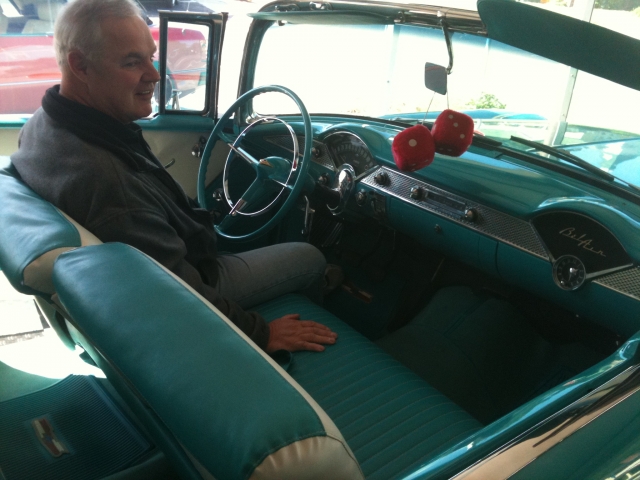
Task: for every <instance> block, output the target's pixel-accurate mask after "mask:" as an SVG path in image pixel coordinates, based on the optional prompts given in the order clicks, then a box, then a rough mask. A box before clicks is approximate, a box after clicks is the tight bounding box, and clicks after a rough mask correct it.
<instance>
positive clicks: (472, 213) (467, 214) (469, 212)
mask: <svg viewBox="0 0 640 480" xmlns="http://www.w3.org/2000/svg"><path fill="white" fill-rule="evenodd" d="M463 218H464V219H465V220H466V221H468V222H475V221H476V220H477V219H478V212H476V210H475V209H473V208H465V209H464V216H463Z"/></svg>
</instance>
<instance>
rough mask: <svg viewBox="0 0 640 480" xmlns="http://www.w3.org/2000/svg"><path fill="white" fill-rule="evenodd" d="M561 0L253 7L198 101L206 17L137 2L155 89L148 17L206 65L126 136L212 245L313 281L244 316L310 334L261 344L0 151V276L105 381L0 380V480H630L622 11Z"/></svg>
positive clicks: (633, 108)
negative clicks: (144, 149) (168, 179)
mask: <svg viewBox="0 0 640 480" xmlns="http://www.w3.org/2000/svg"><path fill="white" fill-rule="evenodd" d="M578 3H579V2H576V5H575V6H574V2H571V6H564V5H559V4H551V3H543V4H531V3H526V2H514V1H511V0H479V1H478V3H477V8H476V5H475V4H474V5H472V6H471V7H472V8H470V9H463V8H453V7H451V6H447V5H444V4H436V5H433V6H429V5H424V4H420V5H418V4H400V3H387V2H384V1H376V2H371V1H358V2H348V1H336V2H328V3H323V2H320V3H316V2H298V1H286V2H284V1H282V2H281V1H276V2H273V3H269V4H266V5H265V6H264V7H262V8H261V9H260V10H259V11H257V12H255V13H251V14H249V16H250V17H251V18H252V20H251V24H250V27H249V29H248V33H247V37H246V43H245V47H244V54H243V58H242V64H241V68H240V78H239V86H238V99H237V100H236V101H235V102H233V103H232V104H231V105H230V106H229V107H228V108H227V109H226V111H222V110H223V109H222V108H219V102H218V97H219V95H218V90H219V88H218V86H219V83H220V77H221V75H223V76H224V75H225V73H224V66H225V63H224V61H222V64H221V59H223V58H224V55H223V51H224V50H223V48H222V45H223V39H224V37H225V30H229V32H230V31H231V30H232V29H233V27H234V19H233V18H232V19H230V20H229V18H228V16H227V14H225V13H220V14H217V13H211V14H204V13H199V14H194V13H183V12H161V13H160V63H159V71H160V74H161V75H163V76H166V75H167V65H166V62H167V42H166V33H167V31H168V29H170V28H174V27H173V26H175V24H179V25H180V26H181V28H186V27H184V26H185V25H192V27H189V28H194V29H197V30H198V31H201V32H205V34H206V35H207V41H206V45H205V46H204V47H206V49H207V59H208V64H207V69H206V79H204V78H201V81H200V82H199V83H200V85H199V86H198V87H197V88H196V89H194V90H193V91H191V92H189V95H184V96H181V98H180V103H179V105H176V104H173V105H168V102H167V99H169V97H170V95H171V93H170V92H168V91H167V90H168V88H170V86H169V87H168V86H167V83H166V82H160V86H161V88H160V92H159V101H158V105H159V110H160V112H159V113H158V114H157V115H155V116H153V117H151V118H148V119H143V120H141V121H139V124H140V125H141V126H142V128H143V131H144V135H145V138H146V139H147V141H148V142H149V143H150V145H151V147H152V149H153V150H154V152H155V153H156V155H157V156H158V158H160V159H161V160H162V162H163V163H164V164H166V165H167V166H166V168H167V169H168V171H169V172H170V173H171V174H172V175H173V176H174V178H176V179H177V180H178V181H179V182H180V183H181V185H182V186H183V187H184V189H185V191H186V192H187V193H188V194H189V195H191V196H193V197H194V198H197V199H198V202H199V203H200V205H201V206H203V207H206V208H208V209H210V210H211V211H213V212H214V214H215V218H216V231H217V232H218V234H219V240H220V249H221V250H226V251H242V250H246V249H250V248H255V247H258V246H264V245H268V244H274V243H280V242H286V241H307V242H310V243H312V244H313V245H316V246H317V247H318V248H319V249H320V250H321V251H322V252H323V253H324V254H325V256H326V258H327V260H328V261H329V262H330V263H332V264H335V265H339V266H340V267H341V269H342V272H343V274H344V281H343V282H342V283H341V285H339V286H338V287H337V288H336V289H334V290H333V291H331V292H329V293H327V294H326V296H325V299H324V305H323V307H319V306H318V305H316V304H314V303H312V302H310V301H309V300H308V299H306V298H305V297H303V296H300V295H293V294H292V295H287V296H285V297H282V298H277V299H274V300H272V301H270V302H268V303H266V304H262V305H257V306H256V307H255V309H256V310H257V311H259V312H260V313H261V314H262V315H263V316H264V317H265V318H267V319H268V320H271V319H275V318H278V317H280V316H282V315H283V314H285V313H289V312H299V313H301V314H302V316H303V317H304V318H310V319H314V320H317V321H319V322H321V323H324V324H326V325H328V326H329V327H331V328H332V329H333V330H334V331H336V332H337V333H338V334H339V339H338V341H337V343H336V344H335V345H332V346H329V347H327V349H326V350H325V351H324V352H322V353H312V352H296V353H293V354H291V355H289V356H283V357H279V358H271V357H269V356H267V355H266V354H265V353H263V352H262V351H260V350H259V349H258V348H257V347H256V346H255V345H254V344H253V343H252V342H251V341H250V340H248V339H247V337H245V336H244V335H243V334H242V333H241V332H239V331H238V330H237V328H236V327H235V326H234V325H233V324H231V323H230V322H229V321H228V319H227V318H226V317H225V316H224V315H222V314H221V313H220V312H219V311H217V310H216V309H215V308H213V307H212V306H211V305H210V304H208V303H207V302H206V301H204V300H203V299H202V298H201V297H199V296H198V294H197V293H195V292H193V291H192V290H191V289H190V288H189V287H188V286H185V284H184V283H183V282H181V281H180V279H178V278H177V277H175V276H173V274H172V273H171V272H169V271H167V270H165V269H164V268H163V267H162V266H160V265H159V264H157V263H156V262H155V261H154V260H152V259H151V258H149V257H147V256H146V255H144V254H143V253H141V252H139V251H137V250H135V249H133V248H132V247H129V246H127V245H123V244H118V243H104V244H103V243H101V241H100V239H98V238H96V237H95V236H93V235H92V234H91V232H88V231H86V230H85V229H84V228H83V227H81V226H80V225H78V224H77V223H76V222H75V221H74V220H73V219H72V218H69V217H68V216H66V215H65V213H64V212H60V211H59V210H57V209H56V208H54V207H53V206H52V205H50V204H48V203H47V202H45V201H44V200H42V199H41V198H40V197H38V196H37V195H36V194H35V193H34V192H32V191H31V190H30V189H29V188H28V187H27V186H26V185H25V184H24V183H23V182H22V181H21V179H20V178H19V175H18V174H17V172H16V171H15V169H14V168H13V167H12V166H11V163H10V158H8V157H5V160H4V165H3V169H2V170H1V171H0V205H2V208H1V209H0V266H1V267H2V270H3V272H4V273H5V275H6V276H7V278H8V279H9V280H10V281H11V283H12V285H13V286H14V287H15V288H16V289H17V290H19V291H20V292H22V293H25V294H27V295H34V296H35V297H36V299H37V304H38V305H39V308H40V309H41V311H42V312H43V314H44V315H45V316H46V317H47V319H48V322H49V323H50V324H51V326H52V327H53V328H54V329H55V330H56V332H58V334H59V337H60V340H61V341H62V342H64V343H65V344H66V345H68V346H69V347H70V348H76V346H77V345H79V346H80V347H82V349H83V350H84V354H83V355H84V356H85V358H87V361H89V362H94V363H95V365H97V366H98V367H99V368H100V369H101V370H102V371H103V372H104V374H105V376H106V378H105V379H96V378H94V377H91V376H82V375H72V376H69V377H67V378H65V379H63V380H56V381H53V380H51V381H48V382H44V381H43V380H42V379H41V378H39V377H36V376H34V375H27V374H24V373H23V372H17V371H15V370H14V369H11V368H9V367H7V366H3V367H2V368H1V369H0V375H2V378H0V384H4V385H5V387H4V388H2V387H0V395H1V397H0V401H1V403H0V432H1V433H0V478H6V479H7V480H12V479H18V478H47V479H53V478H64V479H69V478H78V479H89V478H112V479H115V478H117V479H138V478H217V479H242V478H274V479H275V478H278V479H280V478H288V479H304V478H321V479H334V478H336V479H337V478H347V479H351V478H370V479H395V478H404V479H418V478H419V479H444V478H456V479H499V478H512V479H581V480H583V479H596V478H597V479H604V478H611V479H618V478H625V479H629V478H637V477H638V474H639V473H640V441H639V440H640V436H639V434H638V432H639V431H640V429H639V428H640V416H639V413H640V391H639V390H640V372H639V371H638V370H639V367H640V357H639V353H638V341H639V339H640V333H639V332H640V269H639V266H638V264H639V262H640V242H639V241H638V238H639V234H640V174H639V173H638V172H640V121H639V120H638V113H639V112H640V37H638V32H640V28H639V27H640V16H639V15H637V13H638V10H637V9H636V11H635V12H636V13H634V12H633V11H625V10H624V9H620V10H619V11H614V10H602V9H598V8H596V9H594V8H593V7H594V5H593V2H591V3H590V4H589V5H583V4H582V3H580V4H579V5H578ZM586 3H588V2H586ZM610 3H611V2H610ZM619 3H624V2H619ZM629 3H633V2H627V3H626V4H625V5H627V4H629ZM596 6H598V4H596ZM578 7H580V8H583V7H584V8H583V10H581V11H578V10H576V9H578ZM589 9H591V10H589ZM627 10H630V8H627ZM611 12H615V14H616V15H613V14H612V13H611ZM614 17H615V19H614V20H615V21H614V22H613V23H611V21H610V20H611V19H612V18H614ZM589 18H591V20H592V22H589V21H587V20H585V19H589ZM228 20H229V21H228ZM607 22H609V23H607ZM598 23H599V24H598ZM603 25H607V26H609V27H612V28H607V26H603ZM618 27H619V28H618ZM623 27H624V28H623ZM625 28H627V29H626V30H625ZM227 33H228V32H227ZM634 36H635V37H634ZM169 103H170V102H169ZM463 111H464V113H462V112H463ZM449 120H451V121H452V122H451V124H446V122H448V121H449ZM21 122H22V120H20V119H18V120H16V119H15V118H14V119H13V120H12V121H11V122H9V121H7V122H4V123H3V124H2V128H0V133H2V131H3V130H4V133H5V134H7V135H8V137H1V138H9V137H10V135H9V134H10V133H11V131H13V132H15V131H17V130H18V129H19V128H20V126H21V125H22V123H21ZM461 122H467V125H469V128H470V130H469V135H468V136H467V137H465V138H462V137H464V136H465V134H463V133H462V134H460V135H458V130H455V129H456V128H459V125H462V123H461ZM468 122H471V123H468ZM445 124H446V125H445ZM412 128H417V129H418V130H420V129H422V130H421V132H422V134H424V135H427V136H432V137H433V139H434V142H435V146H432V147H431V148H432V150H431V151H425V152H422V153H421V154H420V155H418V158H417V163H415V162H414V163H407V162H406V161H405V159H404V158H403V156H402V155H404V153H406V152H407V151H410V149H411V148H412V147H411V145H415V144H416V143H415V140H414V139H413V138H409V139H408V141H407V143H406V145H404V148H401V147H402V146H401V145H400V142H401V141H402V139H405V140H406V139H407V138H408V137H407V135H409V134H408V133H406V132H413V131H414V130H410V129H412ZM443 129H444V133H443ZM424 130H428V132H425V131H424ZM452 132H453V133H454V134H455V135H454V134H452ZM409 137H410V135H409ZM454 137H455V138H454ZM407 145H409V146H408V147H407ZM427 150H428V149H427ZM399 152H400V153H399ZM402 152H404V153H402ZM410 153H411V152H410ZM43 361H44V360H43ZM9 385H10V386H11V388H9V387H8V386H9Z"/></svg>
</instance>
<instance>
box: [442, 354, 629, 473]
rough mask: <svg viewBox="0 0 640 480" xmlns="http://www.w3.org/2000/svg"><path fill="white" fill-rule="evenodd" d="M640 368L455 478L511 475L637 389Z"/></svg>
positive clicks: (591, 394) (566, 409) (612, 380)
mask: <svg viewBox="0 0 640 480" xmlns="http://www.w3.org/2000/svg"><path fill="white" fill-rule="evenodd" d="M639 369H640V366H638V365H634V366H632V367H629V368H628V369H627V370H625V371H624V372H622V373H621V374H619V375H617V376H616V377H615V378H613V379H611V380H609V381H608V382H607V383H605V384H604V385H601V386H600V387H598V388H596V389H595V390H594V391H593V392H591V393H589V394H587V395H585V396H584V397H582V398H580V399H579V400H576V401H575V402H573V403H572V404H571V405H569V406H567V407H565V408H564V409H562V410H560V411H559V412H557V413H555V414H554V415H552V416H550V417H549V418H547V419H546V420H544V421H542V422H540V423H539V424H538V425H536V426H534V427H532V428H531V429H529V430H528V431H526V432H524V433H523V434H521V435H519V436H518V437H516V438H515V439H513V440H512V441H510V442H509V443H507V444H506V445H504V446H503V447H501V448H499V449H498V450H496V451H495V452H493V453H491V454H489V455H488V456H487V457H485V458H484V459H482V460H480V461H479V462H477V463H475V464H474V465H471V466H470V467H469V468H467V469H465V470H463V471H462V472H460V473H459V474H457V475H456V476H455V477H452V478H453V479H456V480H461V479H465V480H475V479H478V480H484V479H487V478H491V479H503V478H509V477H510V476H511V475H513V474H515V473H516V472H518V471H519V470H521V469H522V468H524V467H525V466H526V465H528V464H529V463H530V462H532V461H533V460H535V459H536V458H538V457H539V456H541V455H542V454H544V453H545V452H546V451H548V450H550V449H551V448H553V447H554V446H556V445H557V444H558V443H560V442H561V441H563V440H565V439H566V438H568V437H569V436H571V435H572V434H573V433H575V432H576V431H577V430H578V429H580V428H582V427H584V426H585V425H587V424H588V423H589V422H591V421H593V420H595V419H596V418H598V417H599V416H600V415H602V414H603V413H605V412H607V411H608V410H610V409H611V408H613V407H614V406H616V405H617V404H619V403H620V402H622V401H624V400H625V399H626V398H628V397H630V396H631V395H633V394H634V393H636V392H638V391H639V390H640V370H639Z"/></svg>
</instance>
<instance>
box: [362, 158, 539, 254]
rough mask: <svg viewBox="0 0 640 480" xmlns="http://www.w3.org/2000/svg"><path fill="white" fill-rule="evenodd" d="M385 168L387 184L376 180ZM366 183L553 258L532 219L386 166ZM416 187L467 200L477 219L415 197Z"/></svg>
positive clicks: (524, 248) (510, 242) (460, 201)
mask: <svg viewBox="0 0 640 480" xmlns="http://www.w3.org/2000/svg"><path fill="white" fill-rule="evenodd" d="M381 171H384V173H386V174H387V176H388V178H389V181H388V184H387V185H380V184H378V183H376V181H375V180H374V177H375V176H376V175H377V174H378V173H380V172H381ZM362 183H363V184H365V185H367V186H369V187H371V188H374V189H376V190H379V191H381V192H384V193H387V194H389V195H392V196H394V197H396V198H398V199H400V200H402V201H404V202H407V203H410V204H412V205H415V206H416V207H419V208H421V209H423V210H426V211H428V212H431V213H435V214H436V215H439V216H441V217H445V218H447V219H449V220H451V221H453V222H456V223H458V224H460V225H464V226H465V227H467V228H469V229H471V230H475V231H477V232H479V233H482V234H484V235H487V236H488V237H491V238H494V239H496V240H499V241H501V242H504V243H507V244H509V245H511V246H513V247H515V248H518V249H520V250H523V251H525V252H528V253H531V254H532V255H535V256H537V257H539V258H542V259H544V260H549V255H548V254H547V252H546V250H545V248H544V246H543V245H542V242H540V240H539V238H538V235H537V234H536V232H535V230H534V229H533V227H532V226H531V225H530V224H529V222H526V221H524V220H520V219H518V218H515V217H512V216H510V215H507V214H504V213H502V212H499V211H498V210H494V209H492V208H489V207H486V206H484V205H481V204H479V203H476V202H472V201H470V200H467V199H466V198H463V197H460V196H458V195H455V194H453V193H450V192H447V191H446V190H442V189H441V188H438V187H435V186H433V185H430V184H428V183H425V182H423V181H419V180H416V179H415V178H412V177H410V176H408V175H405V174H402V173H399V172H396V171H395V170H391V169H389V168H386V167H380V168H379V169H376V170H375V171H373V172H372V173H371V174H369V175H368V176H366V177H364V178H363V179H362ZM412 187H420V188H423V189H424V190H426V191H430V192H434V193H436V194H439V195H442V196H444V197H447V199H451V200H452V201H454V202H458V203H463V204H464V205H465V206H466V208H468V209H472V210H474V212H475V213H476V220H475V221H473V222H472V221H469V220H465V219H463V218H462V217H461V216H460V215H456V214H454V213H453V212H452V211H450V210H447V209H445V208H438V207H437V206H436V205H435V204H434V203H432V202H426V201H424V200H416V199H413V198H411V197H410V193H411V188H412Z"/></svg>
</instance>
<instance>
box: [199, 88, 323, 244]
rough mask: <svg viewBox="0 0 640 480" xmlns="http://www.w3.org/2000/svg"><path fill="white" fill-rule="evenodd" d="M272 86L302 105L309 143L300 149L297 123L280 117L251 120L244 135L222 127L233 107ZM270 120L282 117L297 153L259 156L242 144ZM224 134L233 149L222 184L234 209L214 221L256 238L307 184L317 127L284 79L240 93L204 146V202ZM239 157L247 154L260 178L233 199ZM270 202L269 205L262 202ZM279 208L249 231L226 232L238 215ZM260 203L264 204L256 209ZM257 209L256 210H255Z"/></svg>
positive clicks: (201, 185) (201, 182)
mask: <svg viewBox="0 0 640 480" xmlns="http://www.w3.org/2000/svg"><path fill="white" fill-rule="evenodd" d="M267 92H278V93H282V94H284V95H287V96H288V97H290V98H291V99H292V100H293V101H294V102H295V103H296V105H297V106H298V109H299V110H300V114H301V116H302V122H303V125H304V146H303V147H302V149H301V150H300V149H299V148H298V136H297V134H296V132H295V131H294V129H293V128H292V127H291V125H289V124H288V123H287V122H285V121H284V120H282V119H280V118H278V117H260V118H258V119H257V120H255V121H254V122H252V123H251V124H249V125H247V126H245V127H244V130H242V131H241V133H240V134H239V135H237V136H236V135H230V134H228V133H224V132H223V131H222V128H223V126H225V125H228V124H229V120H230V118H231V116H232V115H234V113H236V112H238V110H239V109H240V108H241V107H242V106H243V105H244V104H245V103H248V102H250V101H251V99H253V98H254V97H256V96H257V95H260V94H263V93H267ZM235 118H236V120H237V119H238V118H246V117H245V116H244V115H242V116H241V115H236V117H235ZM265 123H269V124H272V125H273V124H277V123H280V124H282V125H283V126H284V128H285V129H286V131H287V132H288V133H289V135H290V136H291V140H292V143H293V156H292V157H291V159H290V160H289V159H287V158H282V157H279V156H268V157H265V158H256V157H255V156H254V155H253V154H252V153H251V152H250V151H248V150H247V148H246V146H243V145H241V142H240V140H241V139H243V138H244V137H245V136H246V135H247V133H248V132H249V130H251V129H252V128H258V127H259V125H262V124H265ZM218 140H220V141H222V142H224V143H226V144H227V145H228V146H229V148H230V152H229V155H228V156H227V160H226V163H225V166H224V171H223V178H222V184H223V190H224V195H225V199H226V201H227V203H228V204H229V206H230V207H231V212H232V214H230V215H227V217H226V218H225V219H223V221H222V222H220V224H218V225H216V226H215V229H216V232H217V233H218V234H219V235H221V236H223V237H226V238H230V239H243V240H246V239H252V238H255V237H257V236H260V235H262V234H263V233H265V232H267V231H268V230H269V229H271V228H273V227H274V226H275V225H276V224H277V223H278V222H279V221H280V220H282V218H283V217H284V215H285V214H286V213H287V212H288V211H289V210H290V209H291V208H292V207H293V206H294V205H295V202H296V200H297V198H298V197H299V196H300V194H301V193H302V190H303V189H304V184H305V182H304V180H305V179H306V177H307V172H308V170H309V165H310V158H311V147H312V145H313V131H312V129H311V119H310V117H309V114H308V113H307V110H306V108H305V106H304V104H303V103H302V101H301V100H300V98H299V97H298V96H297V95H296V94H295V93H293V92H292V91H291V90H289V89H288V88H286V87H282V86H279V85H267V86H264V87H258V88H254V89H253V90H250V91H248V92H246V93H245V94H243V95H242V96H241V97H240V98H238V99H237V100H236V101H235V102H234V103H233V105H231V106H230V107H229V109H228V110H227V111H226V112H225V113H224V114H223V115H222V116H221V117H220V120H219V121H218V122H217V123H216V125H215V126H214V128H213V131H212V132H211V135H210V137H209V140H208V141H207V144H206V146H205V149H204V151H203V154H202V159H201V163H200V170H199V172H198V201H199V202H200V205H202V206H203V207H204V206H206V205H207V203H206V199H207V196H206V184H205V180H206V174H207V168H208V165H209V161H210V157H211V153H212V152H213V147H214V146H215V144H216V142H217V141H218ZM236 157H240V158H242V160H243V161H244V162H246V163H247V164H249V165H250V166H251V167H252V168H253V169H254V171H255V172H256V179H255V180H254V181H253V183H252V184H251V185H250V186H249V188H248V189H247V190H246V191H245V192H244V193H243V194H242V198H240V199H239V200H237V201H236V200H232V199H231V197H230V195H229V170H230V169H229V164H230V163H231V162H232V160H233V159H235V158H236ZM265 203H267V206H266V207H263V208H261V207H262V206H263V205H264V204H265ZM276 206H277V208H279V210H278V211H277V212H276V213H275V214H274V215H273V216H271V218H270V219H269V220H268V221H267V222H266V223H265V224H264V225H263V226H262V227H260V228H258V229H257V230H255V231H253V232H251V233H248V234H245V235H237V236H234V235H230V234H228V233H226V232H225V230H228V229H229V228H231V226H232V225H234V224H235V222H236V221H238V218H239V217H241V216H257V215H261V214H263V213H266V212H267V211H268V210H270V209H272V208H276ZM258 208H260V209H259V210H256V209H258ZM252 209H253V210H255V211H251V210H252Z"/></svg>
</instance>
